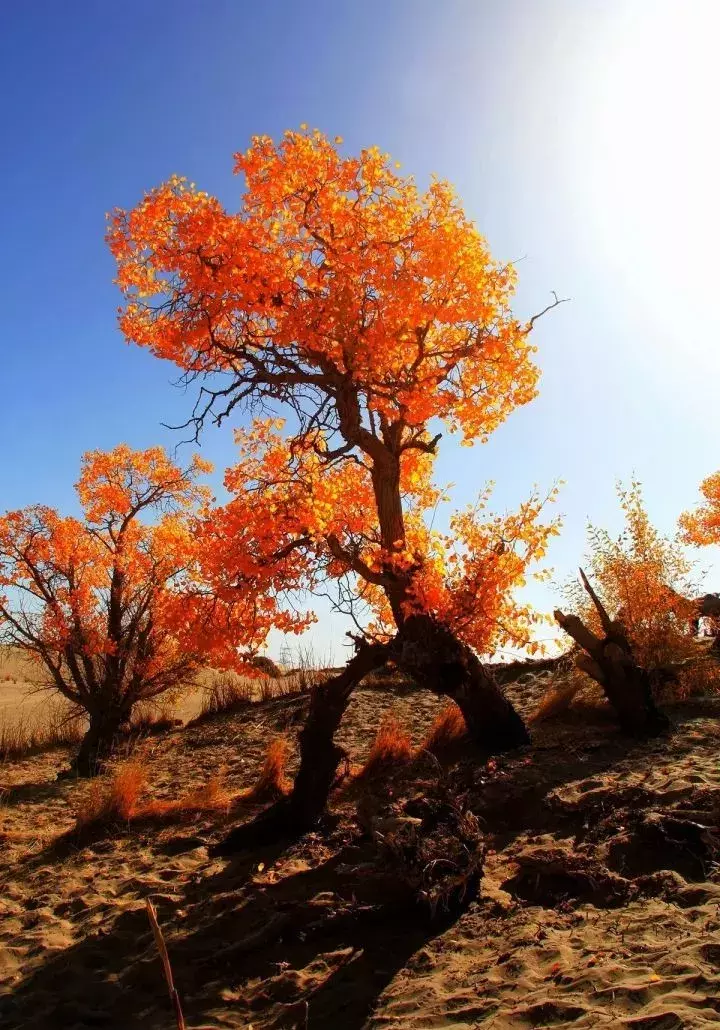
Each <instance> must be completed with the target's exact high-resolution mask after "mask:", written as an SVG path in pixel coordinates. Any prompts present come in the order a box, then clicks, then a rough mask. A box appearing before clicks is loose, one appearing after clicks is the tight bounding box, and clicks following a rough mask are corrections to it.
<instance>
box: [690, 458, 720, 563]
mask: <svg viewBox="0 0 720 1030" xmlns="http://www.w3.org/2000/svg"><path fill="white" fill-rule="evenodd" d="M700 493H701V494H702V495H703V498H704V500H703V502H702V503H701V504H699V505H698V506H697V508H696V509H695V510H694V511H686V512H684V513H683V514H682V515H681V516H680V532H681V536H682V539H683V540H684V542H685V543H688V544H694V545H696V546H700V547H704V546H707V545H709V544H720V472H715V473H714V474H713V475H712V476H708V477H707V479H704V480H703V481H702V483H701V484H700Z"/></svg>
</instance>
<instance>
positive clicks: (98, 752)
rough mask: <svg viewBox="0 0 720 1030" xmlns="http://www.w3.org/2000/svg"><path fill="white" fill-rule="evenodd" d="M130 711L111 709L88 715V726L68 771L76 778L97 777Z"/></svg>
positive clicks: (111, 751) (112, 749)
mask: <svg viewBox="0 0 720 1030" xmlns="http://www.w3.org/2000/svg"><path fill="white" fill-rule="evenodd" d="M129 718H130V711H129V710H126V709H124V708H117V707H113V708H110V709H106V710H96V711H94V712H91V713H90V725H89V727H88V730H87V733H86V734H85V736H84V737H83V739H82V742H81V744H80V748H79V750H78V753H77V755H76V756H75V758H74V760H73V762H72V765H71V767H70V771H71V772H72V773H74V774H75V775H76V776H97V775H98V773H100V772H102V769H103V766H104V764H105V762H106V760H107V759H108V758H109V757H110V755H111V754H112V753H113V751H114V749H115V747H116V745H117V742H118V739H119V737H120V736H121V734H122V731H123V728H124V727H125V726H126V725H127V722H128V720H129Z"/></svg>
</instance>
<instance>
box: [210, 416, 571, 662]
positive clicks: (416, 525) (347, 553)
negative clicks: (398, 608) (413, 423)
mask: <svg viewBox="0 0 720 1030" xmlns="http://www.w3.org/2000/svg"><path fill="white" fill-rule="evenodd" d="M281 429H282V423H281V422H279V421H277V420H266V421H262V422H261V421H256V422H255V423H253V425H252V427H251V428H250V429H249V430H240V431H238V432H237V433H236V441H237V443H238V445H239V446H240V449H241V460H240V462H239V464H238V465H237V466H236V467H235V468H231V469H229V470H228V471H227V473H226V476H225V486H226V488H227V489H228V490H229V491H230V492H231V493H232V495H233V498H232V500H231V501H230V502H228V503H227V504H225V505H222V506H220V507H217V508H214V509H213V510H212V511H211V512H209V513H208V518H207V520H206V522H205V529H204V532H205V534H206V546H205V547H204V548H203V554H204V558H203V561H204V567H205V570H206V575H207V576H208V577H209V578H210V579H211V580H212V582H213V583H215V584H216V586H217V587H218V588H219V589H222V584H223V583H228V582H233V581H235V579H236V578H237V576H238V575H249V576H251V577H252V576H253V575H255V570H257V569H264V570H267V572H268V574H270V573H272V575H273V578H274V580H275V581H276V583H277V588H278V589H280V587H281V585H282V584H287V583H290V582H291V583H293V584H295V585H296V586H297V587H300V586H303V587H304V588H305V589H308V590H312V589H313V588H314V587H316V586H317V584H318V583H319V582H320V581H322V580H323V579H326V578H330V579H333V580H342V579H343V577H345V576H346V575H347V574H348V573H354V574H355V576H356V577H357V578H358V580H359V586H357V585H356V587H355V590H354V591H352V592H351V595H350V596H351V597H353V598H357V596H358V594H359V597H360V599H361V600H364V601H365V602H366V603H367V605H369V607H370V611H371V617H372V619H373V622H374V629H375V632H376V633H379V634H380V635H382V636H384V637H387V636H389V635H390V634H391V633H392V627H393V623H394V622H395V619H394V617H393V613H392V611H391V609H390V605H389V602H388V598H387V591H386V587H387V584H388V583H389V582H390V580H391V578H392V577H393V576H395V577H396V578H398V577H401V576H402V575H403V574H404V573H407V574H408V577H409V586H408V589H407V595H406V597H405V599H404V602H403V608H404V612H405V614H406V615H409V614H410V613H411V612H416V611H422V612H426V613H428V614H431V615H433V616H434V617H436V618H438V619H440V620H441V621H442V622H443V623H445V624H446V625H448V626H450V628H452V629H453V630H454V632H456V633H457V634H458V636H460V637H461V639H463V640H464V641H465V642H466V643H468V644H470V646H472V647H473V648H475V649H476V650H477V651H478V652H479V653H481V654H485V653H489V652H491V651H493V650H495V649H496V648H498V647H501V646H503V645H516V646H517V645H521V646H524V647H527V648H528V650H529V652H530V653H534V652H535V650H536V644H535V643H534V642H533V641H532V639H531V629H532V626H533V625H534V624H535V623H536V622H538V621H539V619H540V617H539V616H538V615H537V614H536V613H535V612H533V611H532V610H531V609H530V608H529V607H528V606H527V605H524V604H522V603H520V602H519V601H517V600H516V599H515V598H514V596H513V591H514V589H515V588H517V587H521V586H524V585H525V582H526V576H527V574H528V571H527V570H528V566H529V565H531V564H532V563H533V562H537V561H539V560H541V559H542V558H543V557H544V555H545V550H546V547H547V545H548V542H549V540H550V538H551V537H552V536H554V535H556V534H557V533H558V531H559V521H558V520H553V521H550V522H540V521H539V519H540V515H541V512H542V510H543V507H544V505H545V504H546V503H547V501H548V500H552V499H554V497H555V494H556V490H555V489H553V490H552V491H551V492H550V494H549V495H548V497H542V496H541V495H540V494H538V493H533V494H532V495H531V497H530V498H529V500H528V501H526V502H525V503H524V504H523V505H521V507H520V508H519V510H518V511H517V512H513V513H510V514H505V515H489V514H486V513H485V508H486V505H487V503H488V501H489V498H490V489H487V490H486V491H485V492H484V493H483V494H482V495H481V497H480V499H479V500H478V502H477V503H476V504H475V505H472V506H470V507H468V508H467V509H466V510H464V511H461V512H459V513H456V514H455V515H453V516H452V518H451V520H450V531H449V532H448V533H441V532H438V531H434V530H431V529H429V528H428V522H429V516H430V514H431V513H432V510H433V508H434V507H435V505H436V503H437V502H438V500H440V499H442V494H441V491H439V490H438V489H437V488H436V487H434V486H433V485H432V481H431V473H432V457H431V456H429V455H427V454H420V453H418V452H414V453H413V454H412V457H410V455H408V459H409V460H406V461H405V462H403V465H402V478H401V491H402V495H403V499H404V513H403V514H404V527H405V537H404V541H403V543H402V546H399V547H396V548H395V549H394V550H393V552H392V554H391V555H388V554H387V553H386V551H385V549H384V547H383V544H382V540H381V534H380V532H379V529H378V525H377V521H378V520H377V515H376V511H375V506H374V498H373V488H372V483H371V475H370V473H369V471H368V470H367V469H366V468H364V467H363V466H358V465H356V464H353V463H348V462H341V463H337V464H333V465H330V466H328V465H326V464H325V463H324V461H323V459H322V456H321V455H318V453H317V452H316V450H315V449H313V448H312V447H308V448H306V449H304V450H301V449H299V447H298V444H297V441H288V440H287V439H286V438H285V437H284V436H283V435H282V433H281V432H280V430H281ZM536 575H537V576H540V577H542V576H543V574H542V573H536ZM351 608H352V605H351Z"/></svg>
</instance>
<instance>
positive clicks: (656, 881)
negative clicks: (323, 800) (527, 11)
mask: <svg viewBox="0 0 720 1030" xmlns="http://www.w3.org/2000/svg"><path fill="white" fill-rule="evenodd" d="M518 689H519V690H521V691H523V692H524V694H525V697H524V698H523V697H521V698H520V700H521V703H523V702H524V703H526V704H527V705H528V706H530V707H532V704H533V703H534V700H535V699H536V696H537V691H538V690H539V689H540V685H538V684H530V685H525V687H522V688H518ZM439 707H440V704H439V702H438V700H437V699H436V698H435V697H434V696H432V695H429V694H426V693H425V692H414V693H410V694H407V695H405V696H397V695H395V694H392V693H387V692H383V691H380V690H374V689H373V690H362V691H359V692H358V693H357V694H356V696H355V697H354V698H353V701H352V703H351V707H350V711H349V713H348V718H347V720H346V723H345V726H344V727H343V731H342V734H341V741H340V742H341V743H342V744H343V746H345V747H346V748H347V749H348V751H349V752H350V755H351V758H352V760H353V761H354V762H360V761H362V760H363V759H364V757H365V756H366V755H367V753H368V750H369V748H370V746H371V743H372V737H373V733H374V729H375V727H376V726H377V724H378V721H379V719H380V717H381V716H382V714H383V713H384V712H389V711H393V712H395V713H396V714H398V716H399V717H400V718H401V720H402V721H404V722H405V723H406V724H407V725H409V726H410V727H411V730H412V735H413V738H414V741H415V742H416V743H419V742H420V741H421V740H422V738H423V735H424V733H425V732H426V729H427V727H428V725H429V724H430V722H431V721H432V719H433V718H434V716H435V714H436V713H437V712H438V710H439ZM673 715H674V718H675V719H676V720H678V725H677V728H676V731H675V733H674V735H673V736H672V737H671V738H670V739H669V740H661V741H653V742H649V743H643V744H630V743H628V742H627V741H625V740H622V739H621V738H619V737H618V736H617V734H616V732H615V731H614V729H613V727H612V724H611V723H610V722H609V721H606V722H599V723H598V724H597V725H595V726H583V725H581V724H578V723H577V722H573V721H568V722H567V723H565V724H563V725H555V726H550V725H548V726H545V727H542V728H539V729H538V731H537V733H536V740H535V747H534V748H533V750H531V751H528V752H526V753H521V754H517V755H514V756H512V757H506V758H503V759H498V760H496V761H494V762H491V763H490V764H489V765H487V764H483V763H479V762H478V760H477V756H475V755H473V754H472V752H466V753H465V754H464V755H462V756H461V757H460V759H459V760H458V761H457V763H456V764H454V765H453V766H452V768H449V769H443V768H441V767H440V766H439V765H438V764H437V763H436V762H434V761H432V760H427V761H425V760H421V761H420V762H419V763H418V765H417V766H416V767H415V768H414V769H413V770H412V771H406V772H402V771H401V770H395V771H394V772H393V774H392V775H391V776H390V777H389V778H386V779H384V780H382V779H380V780H377V781H374V782H372V783H369V784H367V783H366V784H364V785H363V787H362V789H360V788H359V787H357V786H352V785H351V786H349V787H347V786H346V787H345V788H344V789H343V790H341V791H340V792H339V793H338V794H337V796H336V797H335V799H334V805H333V809H334V813H335V816H336V817H335V818H333V819H332V820H330V821H329V822H328V825H327V826H326V827H325V828H324V830H323V832H322V833H320V832H318V833H316V834H311V835H309V836H307V837H306V838H304V839H303V840H301V841H299V842H298V843H296V844H293V845H290V846H288V847H286V848H284V849H283V848H265V849H258V850H257V851H255V852H254V853H252V854H247V855H243V856H239V857H238V858H236V859H234V860H232V861H226V860H220V859H211V858H209V857H208V852H207V847H206V845H207V844H208V843H210V842H212V841H214V840H217V839H218V838H220V837H221V836H222V835H223V833H224V832H225V831H226V829H227V826H228V825H229V824H231V823H234V822H237V821H238V820H239V819H240V818H242V817H244V816H246V815H247V812H248V810H247V809H242V810H241V809H240V808H236V809H235V810H231V811H230V812H228V813H227V814H219V815H218V814H215V815H213V816H205V817H203V818H198V819H196V820H194V821H193V822H191V823H182V824H181V823H174V824H170V825H144V826H133V827H132V828H131V829H130V830H127V831H122V830H121V831H119V832H116V833H113V834H111V835H110V836H109V837H108V838H105V839H100V840H96V841H94V842H93V841H89V842H86V843H79V844H76V845H75V846H69V845H68V844H67V843H61V844H58V841H57V838H58V835H60V834H62V833H63V832H65V831H67V830H69V829H70V828H71V827H72V825H73V821H74V814H73V813H74V809H75V806H76V805H77V804H78V801H79V800H80V798H81V797H82V796H83V792H84V791H86V790H88V789H89V788H88V786H87V785H86V784H78V783H72V782H68V781H56V780H55V775H56V773H57V771H58V770H59V769H60V768H61V767H62V766H63V764H64V763H65V762H66V760H67V756H66V755H65V754H63V753H62V752H52V753H48V754H45V755H40V756H36V757H34V758H32V759H28V760H26V761H21V762H16V763H12V764H6V765H4V766H2V767H0V787H1V789H2V792H3V802H2V804H3V807H2V811H1V812H0V829H1V830H2V833H3V855H2V871H1V875H2V893H1V898H2V900H1V901H0V983H1V985H2V986H1V988H0V991H1V993H0V1025H2V1026H3V1028H8V1030H10V1028H16V1027H17V1028H20V1027H27V1028H37V1030H40V1028H46V1027H51V1026H63V1027H68V1028H73V1027H74V1028H86V1027H122V1028H124V1030H132V1028H136V1027H137V1028H140V1027H142V1028H144V1030H153V1028H161V1027H167V1028H169V1027H171V1026H172V1025H173V1022H172V1019H173V1017H172V1012H171V1009H170V1006H169V1001H168V998H167V994H166V992H165V987H164V983H163V980H162V974H161V969H160V964H159V961H158V959H157V955H156V952H155V949H154V946H153V943H152V938H151V935H150V931H149V926H148V923H147V918H146V914H145V911H144V899H145V898H146V897H151V898H153V899H154V901H155V903H156V904H157V907H158V913H159V917H160V920H161V923H162V925H163V926H164V928H165V932H166V936H167V941H168V947H169V950H170V955H171V959H172V962H173V967H174V970H175V977H176V981H177V984H178V987H179V989H180V992H181V995H182V998H183V1004H184V1008H185V1013H186V1018H187V1021H188V1026H190V1027H199V1026H208V1025H210V1026H213V1027H248V1026H252V1027H254V1028H255V1030H258V1028H268V1030H269V1028H271V1027H275V1028H281V1027H287V1028H291V1027H297V1028H300V1027H305V1026H307V1027H310V1028H323V1030H330V1028H337V1027H342V1028H344V1030H360V1028H364V1027H367V1028H373V1030H376V1028H377V1030H379V1028H381V1027H395V1028H409V1030H420V1028H428V1030H430V1028H449V1027H454V1028H461V1030H464V1028H467V1030H470V1028H474V1027H483V1028H488V1030H501V1028H502V1030H505V1028H523V1027H535V1026H555V1027H565V1026H567V1027H577V1028H584V1027H602V1026H608V1027H623V1026H627V1027H638V1028H640V1027H642V1028H645V1030H674V1028H676V1027H677V1028H679V1027H705V1026H708V1027H709V1026H715V1025H717V1023H718V1021H720V979H719V976H718V974H719V973H720V878H719V877H718V869H717V866H716V865H715V857H716V855H717V850H716V844H717V840H716V835H717V833H718V827H720V768H718V761H717V741H718V733H719V731H720V702H718V701H716V700H707V701H697V702H694V703H689V704H687V705H685V706H679V707H677V708H676V709H675V710H674V713H673ZM298 718H299V711H298V708H297V704H296V703H295V702H275V703H270V704H268V705H264V706H257V707H255V708H253V709H252V712H251V714H250V715H248V716H240V715H235V716H231V717H220V718H218V719H216V720H214V721H210V722H206V723H204V724H202V725H198V726H191V727H189V728H185V729H183V730H177V731H175V732H173V733H170V734H168V735H166V736H163V737H159V738H155V739H151V740H148V741H146V742H144V743H143V744H142V745H141V747H140V752H139V754H140V757H142V759H143V761H144V762H145V763H146V764H147V767H148V774H149V781H150V784H151V787H150V791H151V793H152V795H153V797H172V796H177V794H178V792H179V791H182V792H186V791H188V790H190V789H192V788H194V787H197V786H199V785H201V784H202V783H203V782H204V781H206V780H207V778H208V777H209V776H210V775H211V774H213V773H217V772H218V771H222V772H223V775H224V778H225V782H226V785H227V787H228V789H230V790H232V791H239V790H241V789H242V788H244V787H247V786H249V785H250V784H251V783H252V782H253V779H254V777H255V775H256V773H257V770H258V768H259V766H260V763H261V761H262V757H263V754H264V749H265V747H266V745H267V741H268V739H269V738H270V737H272V736H273V735H274V734H276V733H278V732H292V730H293V728H294V726H296V725H297V721H298ZM361 795H362V796H363V797H364V798H365V802H363V803H364V804H369V805H370V806H371V807H372V808H373V809H374V810H375V811H376V812H377V813H378V815H379V816H382V815H388V814H393V813H394V814H395V815H400V816H402V814H403V813H412V812H416V811H418V810H420V809H421V808H422V805H423V804H425V803H426V801H427V799H428V798H442V797H444V798H447V797H455V798H458V797H463V796H465V797H466V798H467V804H468V806H469V807H470V808H471V809H472V811H473V812H474V813H475V815H476V816H477V817H478V820H479V823H480V826H481V828H482V832H483V835H484V838H485V845H486V847H487V849H488V850H487V855H486V858H485V870H484V876H483V879H482V881H481V886H480V892H479V894H478V896H477V897H476V898H475V899H474V900H473V901H472V902H471V903H470V904H469V905H468V906H466V908H465V910H464V911H463V912H462V913H458V912H451V913H447V914H445V913H443V912H442V911H438V913H437V914H436V916H435V918H434V919H430V918H429V917H428V914H427V911H426V910H425V909H422V908H421V907H417V906H416V907H415V908H414V909H412V908H409V907H408V906H407V904H405V903H404V901H403V898H402V897H401V896H400V895H401V893H402V892H400V893H398V892H395V893H393V890H392V889H389V888H388V883H389V880H388V872H389V870H388V866H387V861H386V859H383V858H382V857H381V856H380V855H379V854H378V850H377V846H376V845H375V844H374V843H373V841H371V840H370V839H369V838H368V837H367V836H366V835H364V834H363V832H362V830H361V829H360V828H359V825H358V822H357V819H356V814H355V813H356V807H357V805H358V801H359V799H360V797H361ZM687 824H690V825H694V826H697V827H699V829H698V830H697V832H696V834H695V835H694V836H693V833H694V831H687V829H685V830H684V831H683V830H682V829H681V828H682V827H687ZM703 827H704V828H703ZM683 832H684V833H686V834H687V833H690V836H689V837H688V836H685V837H683V836H682V833H683ZM390 882H391V881H390Z"/></svg>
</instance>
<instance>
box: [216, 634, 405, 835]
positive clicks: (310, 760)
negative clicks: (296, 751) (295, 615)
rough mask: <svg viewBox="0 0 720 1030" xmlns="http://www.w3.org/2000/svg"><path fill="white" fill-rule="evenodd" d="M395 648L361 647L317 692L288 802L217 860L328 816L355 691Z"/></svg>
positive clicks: (245, 830) (244, 829)
mask: <svg viewBox="0 0 720 1030" xmlns="http://www.w3.org/2000/svg"><path fill="white" fill-rule="evenodd" d="M390 650H391V645H389V644H368V643H366V642H365V641H362V640H359V641H358V642H357V653H356V654H355V656H354V657H353V658H351V660H350V661H349V662H348V664H347V666H346V667H345V668H344V669H343V671H342V672H341V673H339V674H338V675H337V676H333V677H332V679H329V680H327V681H326V682H325V683H321V684H319V685H318V686H316V687H315V688H314V689H313V691H312V694H311V696H310V711H309V712H308V716H307V718H306V720H305V725H304V726H303V728H302V730H301V731H300V738H299V742H300V768H299V769H298V772H297V775H296V777H295V783H294V784H293V789H292V792H291V794H290V796H289V797H288V798H284V799H283V800H282V801H278V802H277V803H276V804H275V805H273V806H272V807H271V808H269V809H268V810H267V811H265V812H263V813H261V815H260V816H259V817H258V818H257V819H255V820H254V821H253V822H251V823H249V824H246V825H243V826H238V827H237V828H236V829H234V830H232V831H231V832H230V833H229V834H228V836H227V837H226V838H225V839H224V840H223V841H221V842H220V843H219V844H218V845H216V846H215V847H214V848H212V849H211V854H213V855H231V854H234V853H235V852H238V851H242V850H244V849H245V848H251V847H256V846H262V845H265V844H269V843H272V842H274V841H276V840H278V839H279V838H282V837H294V836H298V835H299V834H302V833H305V832H306V831H307V830H310V829H312V827H313V826H315V824H316V823H317V822H318V820H319V819H320V817H321V816H322V814H323V812H324V811H325V808H326V805H327V801H328V798H329V797H330V792H331V790H332V788H333V784H334V783H335V778H336V775H337V768H338V765H339V764H340V761H341V760H342V759H343V758H346V757H347V756H346V753H345V751H344V750H343V749H342V748H341V747H338V745H337V744H336V743H335V739H334V738H335V732H336V730H337V728H338V726H339V725H340V721H341V719H342V717H343V715H344V714H345V710H346V708H347V706H348V704H349V702H350V697H351V695H352V692H353V690H354V689H355V687H356V686H357V685H358V684H359V683H360V681H361V680H362V679H363V678H364V677H365V676H367V674H368V673H369V672H372V671H373V669H378V668H380V667H381V666H383V665H385V663H386V662H387V660H388V658H389V657H390Z"/></svg>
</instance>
